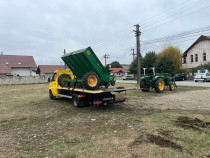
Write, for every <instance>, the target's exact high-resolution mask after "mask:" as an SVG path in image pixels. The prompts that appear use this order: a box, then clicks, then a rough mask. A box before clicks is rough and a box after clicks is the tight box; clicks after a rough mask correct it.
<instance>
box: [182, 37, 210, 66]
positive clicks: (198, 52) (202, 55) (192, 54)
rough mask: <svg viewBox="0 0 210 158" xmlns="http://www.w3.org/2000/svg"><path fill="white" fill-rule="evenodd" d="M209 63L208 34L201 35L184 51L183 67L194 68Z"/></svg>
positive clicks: (209, 46) (209, 38)
mask: <svg viewBox="0 0 210 158" xmlns="http://www.w3.org/2000/svg"><path fill="white" fill-rule="evenodd" d="M207 63H210V36H203V35H201V36H200V37H199V38H198V39H197V40H196V41H195V42H194V43H193V44H192V45H191V46H190V47H189V48H188V49H187V50H186V51H185V52H184V53H183V60H182V67H183V68H195V67H197V66H200V65H201V64H202V65H204V64H207Z"/></svg>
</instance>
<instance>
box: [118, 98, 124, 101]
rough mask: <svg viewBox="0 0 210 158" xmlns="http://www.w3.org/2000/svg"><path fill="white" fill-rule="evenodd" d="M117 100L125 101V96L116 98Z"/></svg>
mask: <svg viewBox="0 0 210 158" xmlns="http://www.w3.org/2000/svg"><path fill="white" fill-rule="evenodd" d="M117 101H118V102H120V101H125V98H118V99H117Z"/></svg>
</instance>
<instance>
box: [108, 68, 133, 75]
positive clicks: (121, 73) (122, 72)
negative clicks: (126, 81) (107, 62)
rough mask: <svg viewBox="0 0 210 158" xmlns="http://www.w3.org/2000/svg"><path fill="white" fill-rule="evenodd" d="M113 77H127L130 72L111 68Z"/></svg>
mask: <svg viewBox="0 0 210 158" xmlns="http://www.w3.org/2000/svg"><path fill="white" fill-rule="evenodd" d="M110 70H111V75H115V76H125V75H127V74H128V73H129V72H130V71H129V70H126V69H123V68H111V69H110Z"/></svg>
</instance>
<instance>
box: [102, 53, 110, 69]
mask: <svg viewBox="0 0 210 158" xmlns="http://www.w3.org/2000/svg"><path fill="white" fill-rule="evenodd" d="M103 58H104V59H105V66H106V59H108V58H109V54H105V55H104V56H103Z"/></svg>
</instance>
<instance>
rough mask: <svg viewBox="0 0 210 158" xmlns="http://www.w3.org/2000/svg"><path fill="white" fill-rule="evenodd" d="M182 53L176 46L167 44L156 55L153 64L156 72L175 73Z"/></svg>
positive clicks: (179, 66)
mask: <svg viewBox="0 0 210 158" xmlns="http://www.w3.org/2000/svg"><path fill="white" fill-rule="evenodd" d="M181 60H182V54H181V51H180V49H179V48H178V47H174V46H168V47H167V48H165V49H163V50H162V51H161V52H160V53H159V54H158V57H157V62H156V64H155V66H156V70H157V72H160V73H162V72H164V73H172V74H174V73H176V72H178V71H179V70H180V69H181V65H182V62H181Z"/></svg>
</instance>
